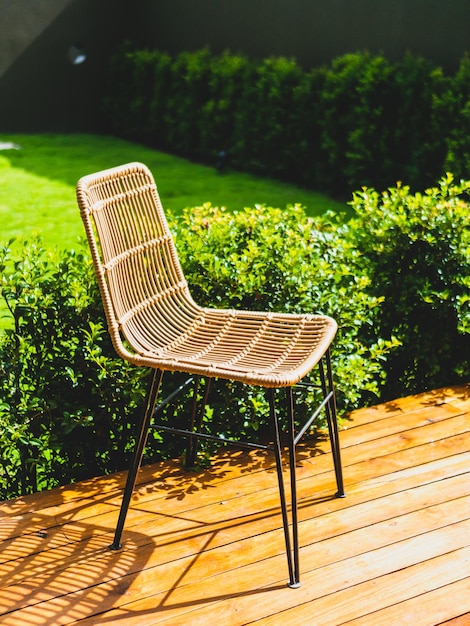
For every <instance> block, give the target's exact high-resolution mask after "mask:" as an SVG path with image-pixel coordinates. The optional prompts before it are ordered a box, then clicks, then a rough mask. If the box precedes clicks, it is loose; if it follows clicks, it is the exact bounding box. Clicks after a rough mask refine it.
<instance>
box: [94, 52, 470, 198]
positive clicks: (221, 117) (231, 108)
mask: <svg viewBox="0 0 470 626" xmlns="http://www.w3.org/2000/svg"><path fill="white" fill-rule="evenodd" d="M103 110H104V114H105V116H106V119H107V121H108V123H109V129H110V130H111V131H112V132H113V133H115V134H118V135H121V136H124V137H127V138H131V139H134V140H139V141H142V142H144V143H147V144H150V145H152V146H155V147H157V148H160V149H163V150H167V151H169V152H172V153H176V154H180V155H184V156H187V157H189V158H192V159H196V160H200V161H203V162H207V163H215V162H216V158H217V154H218V153H219V152H221V151H224V152H227V153H228V154H229V162H230V164H231V165H232V166H233V167H235V168H237V169H241V170H245V171H250V172H254V173H257V174H263V175H268V176H272V177H277V178H282V179H286V180H290V181H293V182H296V183H300V184H302V185H306V186H308V187H311V188H316V189H319V190H329V191H331V192H333V193H336V194H345V193H346V194H348V195H349V193H350V192H351V191H352V190H354V189H359V188H361V187H363V186H374V187H376V188H379V189H384V188H387V187H388V186H390V185H394V184H395V183H396V182H397V181H403V182H404V183H406V184H408V185H410V186H411V188H413V189H416V190H422V189H424V188H426V187H429V186H430V185H433V184H434V183H435V181H436V180H438V179H439V178H440V177H441V176H442V175H444V173H445V172H446V171H452V172H453V173H454V174H455V176H456V177H457V178H463V179H468V178H470V133H469V132H468V130H470V128H469V124H470V113H469V111H470V61H469V59H468V57H464V58H463V59H462V61H461V64H460V67H459V68H458V70H457V71H456V72H455V74H453V75H445V74H444V73H443V71H442V69H441V68H440V67H437V66H435V65H433V63H431V62H430V61H426V60H424V59H422V58H419V57H415V56H412V55H407V56H406V57H405V58H403V59H402V60H401V61H398V62H391V61H389V60H387V59H386V58H385V57H383V56H381V55H372V54H369V53H367V52H364V53H357V54H347V55H344V56H342V57H340V58H338V59H335V60H334V61H333V62H332V63H331V64H330V65H329V66H325V67H317V68H311V69H308V70H307V69H303V68H301V67H300V66H299V65H298V64H297V63H296V61H295V60H293V59H286V58H282V57H281V58H268V59H264V60H260V61H256V60H252V59H248V58H247V57H245V56H241V55H233V54H230V53H228V52H227V53H225V54H223V55H221V56H215V55H213V54H211V53H210V52H209V51H208V50H200V51H197V52H183V53H180V54H178V55H176V56H173V57H172V56H170V55H168V54H166V53H164V52H160V51H147V50H144V51H143V50H134V49H132V48H131V47H130V46H129V45H126V46H125V47H123V48H122V49H121V50H120V51H119V52H118V53H117V54H116V55H115V57H114V58H113V60H112V62H111V66H110V71H109V76H108V89H107V95H106V97H105V99H104V102H103Z"/></svg>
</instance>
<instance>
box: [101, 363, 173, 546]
mask: <svg viewBox="0 0 470 626" xmlns="http://www.w3.org/2000/svg"><path fill="white" fill-rule="evenodd" d="M162 378H163V372H162V371H161V370H157V369H156V370H153V373H152V376H151V380H150V384H149V387H148V391H147V398H146V401H145V407H144V411H143V413H142V420H141V422H140V426H139V432H138V435H137V441H136V446H135V450H134V455H133V457H132V461H131V466H130V468H129V472H128V474H127V481H126V486H125V488H124V495H123V498H122V503H121V509H120V511H119V519H118V522H117V525H116V530H115V533H114V540H113V543H112V544H111V545H110V546H109V548H110V550H119V549H120V548H121V535H122V531H123V528H124V523H125V521H126V516H127V511H128V509H129V504H130V501H131V497H132V492H133V491H134V487H135V482H136V479H137V472H138V471H139V468H140V464H141V462H142V456H143V454H144V448H145V444H146V443H147V437H148V432H149V427H150V421H151V419H152V415H153V411H154V408H155V402H156V399H157V396H158V392H159V389H160V385H161V381H162Z"/></svg>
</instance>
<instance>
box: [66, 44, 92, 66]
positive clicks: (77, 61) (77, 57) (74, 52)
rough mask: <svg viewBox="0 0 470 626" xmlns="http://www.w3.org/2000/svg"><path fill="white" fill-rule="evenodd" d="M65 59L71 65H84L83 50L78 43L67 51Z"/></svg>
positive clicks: (84, 55) (84, 56) (85, 57)
mask: <svg viewBox="0 0 470 626" xmlns="http://www.w3.org/2000/svg"><path fill="white" fill-rule="evenodd" d="M67 58H68V60H69V61H70V63H72V65H81V64H82V63H85V61H86V59H87V56H86V52H85V48H84V47H83V46H82V45H81V44H79V43H74V44H72V45H71V46H70V48H69V49H68V50H67Z"/></svg>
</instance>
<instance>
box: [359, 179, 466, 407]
mask: <svg viewBox="0 0 470 626" xmlns="http://www.w3.org/2000/svg"><path fill="white" fill-rule="evenodd" d="M469 190H470V182H462V183H460V184H455V183H454V182H453V177H452V176H451V175H450V174H448V175H447V176H446V177H444V178H442V179H441V181H440V182H439V185H438V186H437V187H432V188H429V189H427V190H426V191H425V192H424V193H416V194H411V193H410V189H409V187H407V186H402V185H398V186H396V187H393V188H390V189H388V190H387V191H385V192H384V193H382V194H379V193H378V192H377V191H375V190H374V189H366V188H364V189H363V190H362V191H359V192H357V193H355V194H354V195H353V201H352V202H351V205H352V206H353V208H354V210H355V211H356V214H357V218H356V219H354V220H353V221H352V222H351V223H350V225H349V229H350V238H351V241H352V243H353V245H354V246H355V247H356V249H357V252H358V254H360V256H361V259H362V262H363V265H364V268H363V269H364V271H365V272H366V273H367V275H368V276H369V277H370V287H369V291H370V292H371V293H372V294H373V295H376V296H379V295H380V296H381V297H382V296H383V297H384V298H385V302H384V306H382V307H381V308H380V309H379V310H378V316H377V324H378V328H377V332H378V333H379V335H380V336H381V337H390V336H395V337H397V339H398V340H399V341H400V342H401V347H400V348H398V349H397V350H395V351H394V352H393V354H391V355H390V357H389V359H388V361H387V365H386V370H387V374H388V375H387V384H386V386H385V387H384V389H383V391H382V396H383V398H384V399H389V398H395V397H401V396H403V395H406V394H409V393H413V392H418V391H424V390H426V389H433V388H438V387H441V386H444V385H448V384H455V383H457V382H460V381H466V380H468V375H469V372H470V228H469V204H468V201H467V200H468V191H469Z"/></svg>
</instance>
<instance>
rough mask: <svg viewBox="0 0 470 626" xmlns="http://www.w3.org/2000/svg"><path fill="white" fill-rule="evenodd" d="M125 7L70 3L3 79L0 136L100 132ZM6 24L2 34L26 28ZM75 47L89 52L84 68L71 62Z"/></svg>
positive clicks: (96, 0) (82, 0) (104, 1)
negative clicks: (108, 76)
mask: <svg viewBox="0 0 470 626" xmlns="http://www.w3.org/2000/svg"><path fill="white" fill-rule="evenodd" d="M10 1H11V0H10ZM40 1H41V0H40ZM42 2H43V3H44V0H42ZM123 5H124V3H121V2H118V1H117V0H74V1H72V2H69V3H68V4H67V5H66V6H65V7H64V8H63V10H62V11H60V12H59V14H58V15H57V16H56V17H55V18H54V19H53V20H52V21H51V22H50V24H49V25H48V26H47V27H46V28H45V29H44V30H42V32H41V33H40V34H39V35H38V36H37V37H36V38H35V39H34V40H33V41H32V42H31V43H30V44H29V45H26V46H25V47H24V48H23V49H22V51H21V53H20V54H18V56H16V57H15V59H14V61H13V62H11V63H10V64H9V65H8V67H7V69H6V71H4V73H3V75H1V76H0V132H43V131H50V132H69V131H74V132H77V131H78V132H81V131H91V130H96V129H99V127H100V113H99V102H100V98H101V94H102V89H103V84H104V81H105V78H106V67H107V63H108V61H109V55H110V53H111V52H112V51H113V50H114V49H115V48H116V46H117V45H118V44H119V43H120V42H121V41H122V39H123V37H124V36H125V34H124V32H123V31H124V25H125V23H126V15H125V13H126V11H125V10H124V8H122V7H123ZM0 17H1V16H0ZM0 24H1V27H0V28H1V29H2V30H3V29H5V28H11V29H14V28H15V27H18V28H19V27H22V26H23V25H22V24H18V16H17V15H16V16H15V20H12V23H10V24H8V25H7V24H5V23H2V22H1V21H0ZM74 44H80V45H81V46H83V48H84V50H85V51H86V54H87V60H86V62H85V63H83V64H81V65H73V64H72V63H71V62H70V60H69V58H68V50H69V48H70V46H71V45H74Z"/></svg>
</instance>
